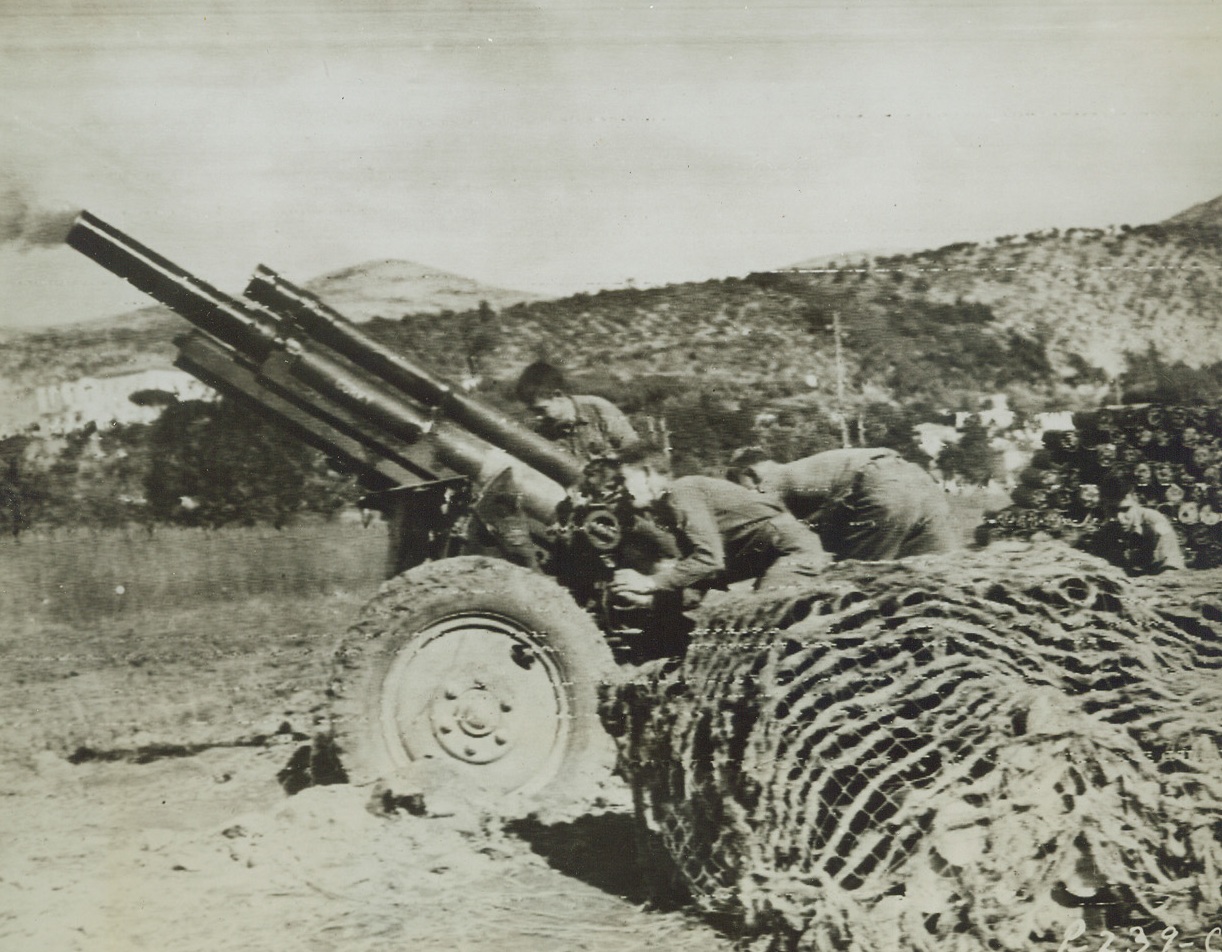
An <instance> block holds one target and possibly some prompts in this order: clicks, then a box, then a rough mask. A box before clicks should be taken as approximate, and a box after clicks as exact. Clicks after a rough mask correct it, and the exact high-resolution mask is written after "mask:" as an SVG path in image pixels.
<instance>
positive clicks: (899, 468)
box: [727, 447, 960, 561]
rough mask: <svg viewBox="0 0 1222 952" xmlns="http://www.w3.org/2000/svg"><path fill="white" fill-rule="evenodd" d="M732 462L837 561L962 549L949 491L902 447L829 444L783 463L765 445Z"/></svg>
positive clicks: (739, 478)
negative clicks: (808, 529)
mask: <svg viewBox="0 0 1222 952" xmlns="http://www.w3.org/2000/svg"><path fill="white" fill-rule="evenodd" d="M730 466H731V469H730V472H729V473H728V474H727V475H728V476H729V477H730V478H731V479H732V480H734V481H735V482H738V483H739V484H740V485H743V486H747V487H749V488H752V489H756V490H758V491H759V492H761V493H764V494H768V495H772V496H775V497H777V498H779V499H780V500H781V502H783V503H784V504H785V507H786V508H787V509H788V510H789V511H790V512H792V513H793V514H794V515H795V516H797V518H799V519H801V520H803V521H805V522H807V523H808V524H809V525H810V526H811V527H812V528H813V529H814V530H815V531H816V532H818V533H819V538H820V539H821V540H822V542H823V547H824V548H825V549H827V550H828V551H829V552H831V553H832V555H834V556H835V557H836V558H837V559H862V560H866V561H882V560H888V559H902V558H904V557H905V556H909V555H927V554H932V553H936V552H949V551H951V550H953V549H957V548H959V545H960V541H959V537H958V535H957V533H956V532H955V530H954V527H953V525H952V524H951V519H950V507H949V506H948V505H947V502H946V495H945V493H943V491H942V490H941V489H940V488H939V486H938V484H937V483H935V482H934V481H933V478H932V477H931V476H930V475H929V474H928V473H927V472H925V470H923V469H921V467H920V466H917V465H916V464H915V463H911V462H909V461H908V460H906V459H904V458H903V457H902V456H900V455H899V453H897V452H895V451H894V450H890V449H864V448H862V449H842V450H829V451H827V452H825V453H816V454H815V455H814V456H807V457H806V458H804V459H800V460H795V461H794V462H792V463H778V462H776V461H775V460H770V459H768V458H767V454H766V453H765V452H764V451H763V450H762V449H760V448H759V447H745V448H743V449H740V450H738V451H736V452H735V453H734V455H733V456H732V457H731V458H730Z"/></svg>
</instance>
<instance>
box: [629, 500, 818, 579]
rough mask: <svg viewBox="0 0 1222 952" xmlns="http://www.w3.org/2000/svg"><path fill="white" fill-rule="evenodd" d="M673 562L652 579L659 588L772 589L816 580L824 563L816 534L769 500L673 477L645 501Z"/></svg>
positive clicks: (775, 502)
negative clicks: (675, 553)
mask: <svg viewBox="0 0 1222 952" xmlns="http://www.w3.org/2000/svg"><path fill="white" fill-rule="evenodd" d="M651 512H652V514H653V516H654V518H655V519H657V521H658V523H659V524H660V525H662V526H663V527H664V528H666V529H668V530H670V531H671V532H673V534H674V536H675V539H676V541H677V543H678V546H679V553H680V555H679V558H678V559H677V560H676V561H675V562H674V563H673V564H671V565H669V566H667V567H665V568H663V569H662V570H661V571H660V572H658V573H657V574H656V575H654V576H653V579H654V582H655V584H656V586H657V588H658V590H659V591H677V590H680V589H684V588H697V589H700V588H711V587H720V586H725V585H728V584H729V583H731V582H737V581H741V580H743V579H748V578H755V579H758V581H757V583H756V587H757V588H759V589H766V588H776V587H780V586H783V585H786V584H788V583H791V582H794V581H797V580H798V579H801V578H809V577H811V576H813V575H817V574H818V573H819V572H821V571H822V570H823V569H824V568H826V567H827V566H828V564H830V562H831V558H830V557H829V556H828V554H827V553H826V552H824V551H823V547H822V546H821V545H820V544H819V539H818V537H817V536H816V535H815V534H814V533H813V532H811V531H810V530H809V529H807V528H806V527H805V526H803V525H802V524H801V523H800V522H798V520H797V519H795V518H794V517H793V516H792V515H791V514H790V513H789V512H787V511H786V510H785V508H784V507H783V506H781V505H780V504H779V503H778V502H777V501H775V500H772V499H769V498H768V497H766V496H763V495H761V494H760V493H756V492H752V491H751V490H749V489H745V488H743V487H742V486H737V485H735V484H734V483H731V482H727V481H726V480H724V479H713V478H711V477H708V476H681V477H680V478H678V479H675V480H673V481H672V482H671V484H670V486H669V488H668V490H667V491H666V492H665V493H663V494H662V495H661V497H660V498H659V499H658V500H657V501H655V502H654V503H653V506H652V507H651Z"/></svg>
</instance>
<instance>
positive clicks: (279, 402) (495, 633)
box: [67, 212, 659, 795]
mask: <svg viewBox="0 0 1222 952" xmlns="http://www.w3.org/2000/svg"><path fill="white" fill-rule="evenodd" d="M67 242H68V244H69V245H71V246H72V247H74V248H76V249H77V250H78V251H80V252H82V253H83V254H85V255H87V256H88V257H90V258H92V259H93V260H94V261H96V262H97V263H98V264H101V265H102V266H103V267H105V268H107V269H109V270H110V271H112V272H114V273H115V274H117V275H118V276H120V277H122V278H124V279H125V280H127V281H128V282H129V283H131V284H132V285H134V286H135V287H137V288H139V289H141V290H142V291H145V292H146V293H148V294H149V295H150V296H152V297H153V298H155V299H156V300H157V301H159V302H161V303H162V304H165V305H166V306H168V307H170V308H172V309H173V310H174V311H175V312H177V313H178V314H180V315H181V316H182V317H185V318H186V319H187V320H188V321H190V322H191V323H192V324H193V325H194V326H195V327H196V329H197V330H196V332H195V333H192V334H188V335H184V336H182V337H179V338H176V340H175V343H176V344H177V346H178V358H177V360H176V364H177V366H179V367H180V368H182V369H185V370H187V371H189V372H190V373H192V374H194V375H195V376H196V377H198V378H199V379H201V380H202V381H204V382H205V383H207V384H208V385H210V386H211V387H213V388H214V389H216V390H217V391H219V392H220V393H221V394H222V395H224V396H226V397H228V398H231V399H234V400H236V401H240V402H242V403H243V404H244V405H246V406H248V407H249V408H250V409H251V410H252V411H253V412H256V413H259V414H262V415H263V416H265V417H268V418H270V419H271V420H272V421H274V422H276V423H278V424H280V425H281V426H283V427H284V428H285V429H287V430H289V431H290V432H292V433H294V434H295V435H297V436H298V437H300V438H301V439H302V440H304V441H305V442H307V443H308V444H310V445H312V446H314V447H316V448H317V449H319V450H321V451H322V452H323V453H325V454H326V455H327V456H328V457H330V458H331V459H333V460H335V461H336V462H337V463H338V464H339V465H340V466H341V467H342V468H344V469H346V470H348V471H350V472H353V473H355V474H356V475H357V476H358V477H359V479H360V482H361V484H362V485H363V487H364V488H365V489H366V490H367V491H368V495H367V496H366V497H365V499H364V500H363V505H365V506H368V507H370V508H376V509H378V510H379V511H381V512H382V514H383V515H384V516H385V518H386V520H387V522H388V525H389V542H390V544H389V553H388V558H387V566H386V574H387V576H388V577H394V579H395V581H394V582H393V583H391V584H389V585H388V586H387V587H386V588H385V589H384V590H383V591H382V592H381V593H380V594H379V595H378V596H377V598H376V599H375V600H374V601H373V602H372V603H371V604H370V605H369V606H368V607H367V609H366V611H365V613H364V615H363V616H362V618H361V620H360V621H359V622H358V623H357V624H356V626H355V627H354V629H353V632H352V634H351V636H350V637H349V638H348V640H347V641H346V642H345V643H344V644H343V645H342V646H341V648H340V649H339V652H338V654H337V665H336V673H335V678H334V680H333V683H332V685H331V689H332V691H331V693H332V695H333V697H332V700H333V705H332V728H333V744H334V747H335V749H336V750H337V752H338V754H339V756H340V762H341V764H342V770H343V771H344V773H345V774H346V775H347V776H348V777H349V778H350V779H352V780H357V781H363V780H368V781H372V780H375V779H383V780H392V779H393V778H394V776H395V775H396V774H398V773H400V772H404V771H407V772H412V771H416V772H419V771H420V769H421V768H424V772H426V773H428V774H429V775H430V777H432V778H433V779H436V775H437V774H441V775H443V777H444V776H446V775H449V780H450V782H454V781H457V782H458V783H459V784H464V785H469V786H471V787H473V788H477V789H480V790H490V791H492V792H493V793H495V794H497V795H500V794H504V793H508V792H511V791H517V790H522V791H528V792H533V791H538V790H540V789H542V788H544V787H554V786H563V785H564V784H565V783H566V782H567V781H570V780H575V779H577V778H580V777H581V776H582V774H583V773H585V772H586V771H585V770H584V767H585V764H586V762H587V761H589V760H591V759H600V760H601V759H605V756H606V755H607V754H608V753H609V750H610V742H609V740H608V739H607V738H606V736H605V735H604V734H603V733H602V731H601V729H600V728H599V726H598V721H597V697H596V693H597V692H596V687H597V684H598V683H599V682H600V681H602V680H603V679H604V678H605V677H606V676H607V674H608V672H609V671H611V670H612V669H613V668H614V662H613V655H612V650H611V647H612V645H614V646H615V647H616V648H617V649H618V650H619V651H620V652H621V653H630V652H631V650H632V641H631V640H630V638H629V637H628V636H630V635H631V634H632V633H636V632H639V631H640V630H641V628H642V619H641V617H640V613H639V612H637V613H631V612H627V611H619V610H617V609H616V608H615V607H614V606H613V605H612V604H611V602H610V599H609V598H608V597H607V595H606V587H605V585H604V584H603V582H605V581H606V580H607V579H608V578H609V576H610V573H611V571H612V570H613V568H614V567H615V566H616V565H617V564H619V561H620V559H621V558H627V557H628V556H627V549H626V548H625V546H624V543H625V538H626V536H627V535H630V534H631V532H630V530H631V527H630V526H628V525H626V524H625V522H624V520H623V515H624V509H623V507H622V505H620V504H619V503H618V502H617V498H616V492H615V489H614V488H612V489H611V490H610V491H609V492H603V493H600V497H601V498H597V499H596V498H591V497H589V496H586V495H582V492H581V489H580V486H579V484H581V482H582V474H583V467H582V464H581V463H580V462H579V461H578V460H576V459H575V458H573V457H572V456H571V455H569V454H568V453H566V452H564V451H562V450H560V449H558V448H556V447H555V446H554V445H553V444H552V443H550V442H549V441H547V440H546V439H544V438H542V437H540V436H538V435H537V434H535V433H534V432H532V431H531V430H529V429H527V428H526V427H524V426H522V425H521V424H519V423H517V422H515V421H513V420H511V419H509V418H507V417H505V416H503V415H502V414H500V413H498V412H497V411H495V410H493V409H491V408H490V407H488V406H486V405H485V404H483V403H482V402H480V401H478V400H476V399H473V398H471V397H470V396H468V395H467V394H465V393H463V392H461V391H460V390H457V389H455V388H454V387H452V386H451V385H450V384H448V383H447V382H446V381H444V380H442V379H440V378H439V377H437V376H435V375H434V374H433V373H431V372H430V371H428V370H427V369H425V368H423V367H420V366H418V365H416V364H415V363H413V362H411V361H409V360H407V359H406V358H404V357H403V356H402V355H399V354H397V353H394V352H393V351H391V350H389V349H387V348H386V347H384V346H382V345H381V344H379V343H378V342H376V341H374V340H373V339H371V338H370V337H369V336H368V335H366V334H365V333H364V332H362V331H361V330H360V329H359V328H358V327H356V326H355V325H353V324H352V323H351V322H349V321H347V320H346V319H345V318H344V317H342V316H341V315H340V314H338V313H337V312H335V311H334V310H332V309H331V308H330V307H328V306H327V305H326V304H324V303H323V302H322V301H320V300H319V299H318V298H316V297H314V296H313V295H311V294H309V293H308V292H306V291H304V290H302V289H301V288H298V287H296V286H294V285H293V284H291V283H290V282H288V281H286V280H285V279H283V278H282V277H280V276H279V275H277V274H276V273H275V272H273V271H272V270H270V269H268V268H265V267H260V268H258V269H257V270H256V272H255V274H254V276H253V278H252V279H251V281H250V283H249V285H248V287H247V288H246V291H245V295H244V297H243V298H235V297H231V296H229V295H226V294H224V293H222V292H221V291H218V290H217V289H216V288H214V287H212V286H210V285H208V284H205V283H204V282H203V281H201V280H199V279H198V278H195V277H194V276H192V275H191V274H189V273H188V272H186V271H184V270H183V269H182V268H180V267H178V266H177V265H175V264H173V263H172V262H170V261H168V260H167V259H165V258H163V257H161V256H160V255H158V254H157V253H156V252H154V251H152V250H151V249H149V248H147V247H145V246H143V245H141V244H139V243H138V242H136V241H134V240H132V239H131V238H130V237H128V236H127V235H125V234H123V233H122V232H120V231H119V230H117V229H115V228H114V227H112V226H110V225H109V224H107V223H106V222H104V221H101V220H100V219H98V218H97V217H95V216H93V215H90V214H89V213H87V212H82V213H81V214H80V216H79V217H78V218H77V220H76V222H75V223H74V225H73V227H72V229H71V231H70V232H69V234H68V237H67ZM558 510H559V512H560V513H562V514H563V519H562V520H561V521H560V522H557V521H556V517H557V512H558ZM646 548H649V546H646ZM633 552H634V553H635V557H636V558H638V559H640V558H645V559H648V558H649V556H648V555H642V554H641V548H640V547H639V546H638V547H635V548H634V549H633ZM515 563H517V564H515ZM637 564H639V563H637ZM539 570H542V571H539ZM549 576H551V577H549ZM556 578H559V579H562V580H563V582H564V586H562V585H561V584H558V582H557V581H556ZM566 587H567V589H566ZM595 618H597V619H598V624H596V623H595V620H594V619H595ZM644 624H645V625H648V624H649V619H644ZM600 627H601V631H600ZM636 643H637V644H640V643H641V642H640V640H639V639H638V640H637V642H636ZM650 643H651V644H653V645H655V646H656V645H657V644H659V641H658V639H651V640H650ZM328 746H330V745H328Z"/></svg>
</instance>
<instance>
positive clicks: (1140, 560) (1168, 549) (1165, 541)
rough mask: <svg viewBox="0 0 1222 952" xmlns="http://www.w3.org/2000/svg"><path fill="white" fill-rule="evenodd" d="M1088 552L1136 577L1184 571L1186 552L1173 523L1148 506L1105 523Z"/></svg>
mask: <svg viewBox="0 0 1222 952" xmlns="http://www.w3.org/2000/svg"><path fill="white" fill-rule="evenodd" d="M1088 548H1089V549H1090V550H1091V551H1092V552H1094V553H1095V554H1096V555H1099V556H1102V557H1103V558H1105V559H1107V560H1108V561H1109V562H1112V563H1114V564H1116V565H1119V566H1120V567H1121V568H1123V569H1125V570H1126V571H1128V572H1130V573H1132V574H1134V575H1155V574H1157V573H1159V572H1162V571H1165V570H1167V569H1182V568H1184V567H1185V562H1184V550H1183V549H1182V548H1181V547H1180V540H1179V538H1178V537H1177V536H1176V534H1175V529H1174V528H1173V527H1172V525H1171V520H1170V519H1168V518H1167V517H1166V516H1164V515H1163V514H1162V513H1161V512H1159V511H1158V510H1157V509H1149V508H1146V507H1145V506H1141V507H1136V508H1134V509H1133V510H1131V511H1130V512H1128V513H1125V514H1124V516H1123V517H1122V518H1118V519H1113V520H1110V521H1109V522H1107V523H1105V524H1104V525H1103V526H1102V528H1100V530H1099V531H1098V533H1096V536H1095V538H1094V539H1093V540H1092V542H1091V544H1090V545H1088Z"/></svg>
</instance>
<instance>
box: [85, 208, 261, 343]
mask: <svg viewBox="0 0 1222 952" xmlns="http://www.w3.org/2000/svg"><path fill="white" fill-rule="evenodd" d="M65 241H67V243H68V244H69V245H70V246H71V247H73V248H75V249H76V250H77V251H79V252H81V254H83V255H85V256H86V257H87V258H92V259H93V260H94V261H96V262H97V263H98V264H100V265H101V266H102V267H103V268H105V269H106V270H107V271H110V272H112V273H113V274H115V275H118V276H119V277H120V278H122V279H123V280H124V281H126V282H127V283H128V284H131V285H132V286H133V287H136V288H139V289H140V290H141V291H143V292H144V293H145V294H147V295H149V296H150V297H152V298H154V299H155V300H157V301H159V302H160V303H162V304H164V305H165V306H166V307H168V308H170V309H171V310H173V311H175V312H176V313H178V314H181V315H182V316H183V317H185V318H186V319H187V320H189V321H190V322H191V323H192V324H194V325H195V326H196V327H198V328H199V329H200V330H202V331H206V332H207V333H209V334H211V335H212V336H213V337H215V338H217V339H218V340H220V341H222V342H223V343H226V344H228V345H229V346H230V347H233V348H234V349H235V350H239V351H241V352H242V353H244V354H246V355H247V356H249V357H251V358H253V359H255V360H263V359H264V358H266V357H267V355H268V354H269V353H271V351H272V350H273V348H274V347H275V345H276V344H275V342H276V338H277V336H278V335H277V330H276V328H275V326H274V324H269V323H265V322H263V321H260V320H258V319H257V318H255V317H254V316H252V314H251V313H250V309H249V308H248V307H247V306H245V305H243V304H242V303H241V302H239V301H237V300H235V299H234V298H232V297H230V296H229V295H227V294H224V293H223V292H221V291H218V290H217V289H216V288H214V287H212V285H210V284H206V283H205V282H203V281H201V280H199V278H196V277H195V276H194V275H192V274H190V273H189V272H187V271H184V270H183V269H182V268H180V267H179V266H178V265H176V264H174V262H172V261H170V260H168V259H166V258H163V257H162V256H161V255H159V254H157V253H156V252H155V251H153V250H152V249H151V248H147V247H145V246H144V245H142V244H140V243H139V242H138V241H135V240H134V239H132V238H130V237H128V236H127V235H125V234H123V232H121V231H119V229H117V228H115V227H114V226H112V225H109V224H107V223H106V222H104V221H102V219H100V218H98V217H97V216H95V215H91V214H90V213H89V212H84V211H83V212H81V213H80V214H79V215H77V216H76V220H75V221H74V222H73V223H72V228H71V229H70V230H69V231H68V236H67V238H66V239H65ZM268 321H274V318H273V317H269V318H268Z"/></svg>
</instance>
